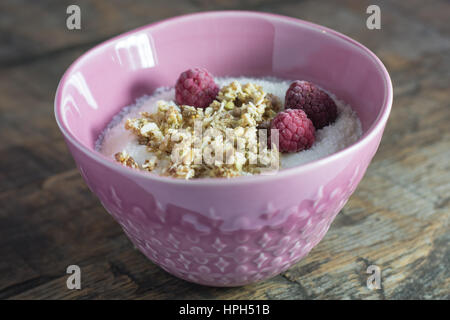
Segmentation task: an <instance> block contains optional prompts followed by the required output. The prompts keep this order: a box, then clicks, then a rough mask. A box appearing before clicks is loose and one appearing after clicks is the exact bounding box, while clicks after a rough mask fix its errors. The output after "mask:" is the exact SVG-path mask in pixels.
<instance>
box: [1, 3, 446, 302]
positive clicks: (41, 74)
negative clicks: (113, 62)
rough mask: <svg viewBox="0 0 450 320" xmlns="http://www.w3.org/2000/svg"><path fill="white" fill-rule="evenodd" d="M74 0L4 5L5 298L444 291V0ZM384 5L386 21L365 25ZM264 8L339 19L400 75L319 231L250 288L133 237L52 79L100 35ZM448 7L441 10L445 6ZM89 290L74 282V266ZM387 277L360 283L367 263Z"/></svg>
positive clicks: (333, 23) (331, 22)
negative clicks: (71, 141)
mask: <svg viewBox="0 0 450 320" xmlns="http://www.w3.org/2000/svg"><path fill="white" fill-rule="evenodd" d="M77 3H78V5H80V7H81V9H82V26H83V29H82V31H68V30H67V29H66V28H65V18H66V15H65V9H66V7H67V6H68V5H69V4H71V1H58V2H54V1H48V0H46V1H28V2H27V6H26V7H24V5H23V4H22V3H21V2H20V3H19V2H15V1H2V2H1V4H0V21H1V23H0V48H1V49H0V83H1V84H2V85H1V86H0V114H1V116H0V137H1V144H0V151H1V154H2V156H1V157H0V168H1V169H0V299H174V298H176V299H351V298H353V299H414V298H419V299H430V298H434V299H449V298H450V289H449V288H450V277H449V274H450V252H449V247H450V246H449V242H450V233H449V221H450V215H449V213H450V210H449V207H450V161H449V159H450V130H449V125H450V102H449V101H450V95H449V87H450V63H449V61H450V29H449V25H448V21H447V20H448V19H447V18H448V12H450V4H449V2H448V1H444V0H433V1H427V2H424V1H419V0H414V1H408V2H407V3H406V2H404V1H357V0H346V1H326V2H325V1H321V2H318V1H290V0H287V1H271V0H246V1H234V0H233V1H224V0H215V1H203V0H191V1H175V2H172V3H168V2H167V1H162V0H157V1H151V3H150V2H149V1H144V0H142V1H118V0H117V1H106V0H102V1H95V2H94V1H78V2H77ZM375 3H376V4H378V5H379V6H380V8H381V12H382V29H381V30H374V31H371V30H368V29H367V28H365V19H366V18H367V15H366V13H365V9H366V8H367V6H368V5H369V4H375ZM213 9H246V10H259V11H267V12H273V13H279V14H284V15H289V16H294V17H298V18H302V19H306V20H310V21H312V22H316V23H319V24H322V25H326V26H328V27H331V28H334V29H336V30H338V31H341V32H343V33H345V34H347V35H349V36H350V37H353V38H354V39H356V40H358V41H360V42H362V43H363V44H365V45H366V46H367V47H369V48H370V49H371V50H373V51H374V52H375V53H376V54H377V55H378V56H379V57H380V58H381V59H382V60H383V62H384V63H385V65H386V67H387V69H388V70H389V72H390V74H391V76H392V79H393V82H394V94H395V95H394V105H393V109H392V114H391V117H390V120H389V122H388V125H387V127H386V131H385V135H384V137H383V140H382V142H381V145H380V148H379V150H378V152H377V154H376V156H375V158H374V160H373V162H372V164H371V165H370V167H369V169H368V170H367V173H366V175H365V177H364V179H363V180H362V182H361V183H360V185H359V187H358V189H357V190H356V192H355V193H354V195H353V196H352V197H351V199H350V200H349V202H348V204H347V205H346V206H345V208H344V209H343V210H342V212H341V213H340V214H339V215H338V216H337V218H336V220H335V221H334V223H333V224H332V226H331V228H330V230H329V232H328V233H327V235H326V236H325V238H324V239H323V240H322V242H321V243H320V244H319V245H318V246H317V247H315V248H314V249H313V250H312V252H311V253H310V254H309V256H308V257H306V258H305V259H303V260H302V261H301V262H299V263H298V264H296V265H295V266H293V267H292V268H290V269H289V270H288V271H286V272H285V273H284V274H282V275H279V276H277V277H274V278H272V279H270V280H267V281H264V282H261V283H257V284H253V285H249V286H245V287H242V288H209V287H203V286H198V285H195V284H191V283H187V282H184V281H182V280H178V279H177V278H174V277H172V276H170V275H169V274H167V273H166V272H164V271H162V270H161V269H159V268H158V267H156V266H155V265H153V264H152V263H151V262H150V261H149V260H147V259H146V258H145V257H144V256H143V255H142V254H141V253H139V252H138V251H137V250H135V249H134V248H133V246H132V244H131V243H130V242H129V241H128V240H127V238H126V236H125V235H124V233H123V232H122V231H121V229H120V227H119V226H118V225H117V224H116V223H115V222H114V221H113V220H112V218H111V217H110V216H109V215H108V214H107V213H106V212H105V210H104V209H103V208H102V207H101V205H100V203H99V201H98V200H97V199H96V198H95V196H94V195H93V194H91V193H90V191H89V190H88V188H87V186H86V185H85V184H84V182H83V180H82V178H81V177H80V175H79V174H78V172H77V170H76V169H75V165H74V163H73V160H72V159H71V157H70V156H69V154H68V151H67V149H66V147H65V145H64V142H63V139H62V136H61V134H60V133H59V131H58V129H57V126H56V123H55V120H54V117H53V97H54V93H55V89H56V86H57V82H58V80H59V78H60V77H61V75H62V73H63V72H64V70H65V69H66V68H67V66H68V65H69V64H70V63H71V62H72V61H73V60H74V59H75V58H76V57H78V56H79V55H80V54H82V53H83V52H84V51H85V50H87V49H88V48H90V47H92V46H93V45H94V44H96V43H98V42H101V41H102V40H104V39H106V38H108V37H111V36H113V35H115V34H118V33H120V32H123V31H126V30H128V29H131V28H134V27H137V26H140V25H143V24H147V23H149V22H152V21H156V20H160V19H163V18H166V17H169V16H174V15H178V14H182V13H188V12H194V11H202V10H213ZM446 13H447V16H446ZM71 264H77V265H79V266H80V267H81V269H82V286H83V287H82V290H73V291H72V290H68V289H67V288H66V279H67V274H66V272H65V270H66V267H67V266H68V265H71ZM372 264H375V265H378V266H379V267H380V268H381V271H382V288H381V289H380V290H374V291H371V290H369V289H367V287H366V280H367V277H368V275H367V274H366V269H367V267H368V266H369V265H372Z"/></svg>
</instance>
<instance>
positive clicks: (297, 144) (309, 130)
mask: <svg viewBox="0 0 450 320" xmlns="http://www.w3.org/2000/svg"><path fill="white" fill-rule="evenodd" d="M270 128H271V129H278V130H279V131H278V136H279V149H280V151H281V152H298V151H302V150H306V149H309V148H311V146H312V145H313V143H314V141H315V139H316V138H315V132H316V130H315V128H314V126H313V124H312V122H311V120H309V119H308V117H307V115H306V113H305V112H304V111H303V110H300V109H287V110H285V111H282V112H280V113H278V114H277V115H276V117H275V118H274V119H273V120H272V123H271V125H270Z"/></svg>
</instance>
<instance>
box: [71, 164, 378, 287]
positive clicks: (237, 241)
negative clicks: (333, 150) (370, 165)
mask: <svg viewBox="0 0 450 320" xmlns="http://www.w3.org/2000/svg"><path fill="white" fill-rule="evenodd" d="M367 160H369V159H367ZM364 163H365V162H364ZM79 168H80V171H81V174H82V176H83V177H84V179H85V180H86V182H87V183H88V185H89V187H90V188H91V190H92V191H93V192H94V193H96V194H97V195H98V196H99V198H100V200H101V202H102V204H103V206H104V207H105V208H106V209H107V211H108V212H109V213H110V214H111V215H112V216H113V217H114V219H115V220H116V221H117V222H118V223H119V224H120V225H121V226H122V228H123V230H124V231H125V233H126V234H127V236H128V237H129V238H130V239H131V241H132V242H133V243H134V245H135V246H136V247H137V248H138V249H139V250H140V251H141V252H142V253H144V254H145V255H146V256H147V257H148V258H149V259H150V260H152V261H153V262H154V263H156V264H157V265H159V266H160V267H161V268H163V269H164V270H166V271H167V272H169V273H171V274H173V275H175V276H177V277H180V278H183V279H185V280H188V281H192V282H196V283H200V284H204V285H212V286H237V285H244V284H248V283H251V282H255V281H259V280H262V279H266V278H269V277H271V276H275V275H277V274H279V273H280V272H283V271H284V270H286V269H288V268H289V267H290V266H292V265H293V264H294V263H296V262H297V261H299V260H300V259H302V258H303V257H305V256H306V255H307V254H308V253H309V251H310V250H311V249H312V248H313V247H314V246H315V245H316V244H318V243H319V242H320V240H321V239H322V238H323V237H324V235H325V234H326V232H327V231H328V228H329V226H330V224H331V223H332V221H333V219H334V218H335V216H336V214H337V213H338V212H339V211H340V210H341V209H342V207H343V206H344V205H345V203H346V202H347V200H348V198H349V196H350V195H351V194H352V193H353V191H354V190H355V188H356V186H357V185H358V183H359V181H360V179H361V178H362V176H363V174H364V171H365V167H364V169H361V165H360V164H357V165H354V164H353V163H352V164H351V165H349V166H347V167H346V168H345V169H344V170H342V171H341V172H340V173H339V174H338V175H337V176H336V177H335V178H334V179H333V180H332V181H330V182H329V183H328V184H327V185H325V186H323V187H320V188H319V190H318V192H317V194H316V196H315V197H314V198H313V199H304V200H301V201H300V202H299V203H298V205H297V206H293V207H289V208H286V209H283V210H288V211H289V212H288V214H287V215H286V217H287V218H286V219H285V220H284V221H283V222H281V223H278V224H273V223H272V222H271V219H273V218H274V217H275V216H276V215H278V214H280V211H281V210H279V209H275V208H273V210H270V211H268V212H262V213H261V219H265V220H266V221H267V225H266V226H263V227H259V228H256V229H245V230H235V231H224V230H223V229H221V224H222V222H223V221H221V220H220V219H214V218H211V217H207V216H205V215H204V214H200V213H196V212H192V211H189V210H186V209H183V208H180V207H177V206H174V205H171V204H168V205H166V206H165V207H162V206H161V205H160V204H159V203H158V201H156V200H155V199H154V197H153V196H152V195H151V194H149V193H148V192H146V191H145V190H143V191H142V192H145V193H146V194H145V195H144V196H143V198H146V201H147V204H145V205H143V204H141V203H136V202H130V201H129V198H128V197H127V196H126V195H127V191H126V190H125V192H124V195H122V194H121V190H123V188H121V187H120V186H113V185H105V184H98V183H97V181H99V179H98V178H94V179H91V178H90V175H91V174H93V175H95V173H94V172H92V173H89V172H87V171H86V169H84V168H83V167H81V166H80V167H79ZM149 203H150V205H149ZM268 207H269V208H270V203H269V204H268Z"/></svg>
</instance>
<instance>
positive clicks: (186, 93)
mask: <svg viewBox="0 0 450 320" xmlns="http://www.w3.org/2000/svg"><path fill="white" fill-rule="evenodd" d="M218 92H219V87H218V86H217V84H216V83H215V82H214V78H213V76H212V75H211V74H210V73H209V72H208V70H206V69H204V68H193V69H189V70H186V71H184V72H183V73H182V74H180V77H179V78H178V80H177V83H176V84H175V100H176V103H177V104H179V105H188V106H193V107H197V108H206V107H207V106H209V104H210V103H211V102H213V100H214V99H215V98H216V95H217V93H218Z"/></svg>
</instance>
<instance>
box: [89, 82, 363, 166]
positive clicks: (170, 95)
mask: <svg viewBox="0 0 450 320" xmlns="http://www.w3.org/2000/svg"><path fill="white" fill-rule="evenodd" d="M215 80H216V83H217V84H218V85H219V86H220V87H222V86H224V85H227V84H229V83H231V82H232V81H235V80H236V81H239V82H240V83H241V84H245V83H248V82H252V83H256V84H258V85H260V86H262V87H263V90H264V91H265V92H267V93H271V94H273V95H276V96H277V97H278V98H280V100H281V102H282V103H283V105H284V97H285V94H286V90H287V89H288V87H289V85H290V84H291V83H292V81H290V80H280V79H275V78H245V77H240V78H231V77H227V78H216V79H215ZM328 94H329V95H330V97H331V98H332V99H333V100H334V102H335V103H336V106H337V109H338V117H337V119H336V121H335V122H334V123H333V124H331V125H329V126H326V127H324V128H322V129H320V130H317V131H316V141H315V142H314V144H313V146H312V147H311V148H310V149H308V150H305V151H301V152H296V153H288V154H286V153H283V154H281V157H280V160H281V164H280V165H281V168H282V169H283V168H291V167H295V166H298V165H301V164H305V163H308V162H311V161H314V160H317V159H321V158H324V157H326V156H328V155H330V154H333V153H335V152H337V151H339V150H341V149H344V148H345V147H347V146H349V145H351V144H352V143H354V142H356V141H357V140H358V139H359V138H360V137H361V135H362V129H361V122H360V121H359V118H358V116H357V115H356V113H355V112H354V111H353V109H352V108H351V107H350V106H349V105H348V104H346V103H345V102H343V101H341V100H339V99H337V98H336V96H334V95H333V94H331V93H328ZM174 99H175V89H174V88H159V89H157V90H156V91H155V92H154V93H153V94H152V95H151V96H143V97H141V98H139V99H137V100H136V103H135V104H133V105H130V106H127V107H125V108H123V109H122V111H121V112H119V114H117V115H116V116H115V117H114V118H113V119H112V121H111V122H110V123H109V125H108V126H107V128H106V129H105V130H104V131H103V132H102V134H101V135H100V137H99V138H98V140H97V142H96V149H97V151H99V152H101V153H102V154H104V155H106V156H108V157H112V158H114V154H115V153H117V152H119V151H126V152H127V153H128V154H129V155H130V156H131V157H133V159H134V160H135V161H136V162H137V163H138V164H139V165H142V164H143V163H144V162H145V160H146V159H148V158H149V155H150V153H149V152H148V151H147V149H146V146H144V145H139V143H138V141H137V138H136V137H135V136H134V135H133V134H132V133H131V132H130V131H128V130H125V122H126V120H127V119H129V118H139V117H140V115H139V113H140V112H142V111H146V112H154V111H156V109H157V104H156V102H157V101H159V100H165V101H170V103H173V104H175V102H174Z"/></svg>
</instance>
